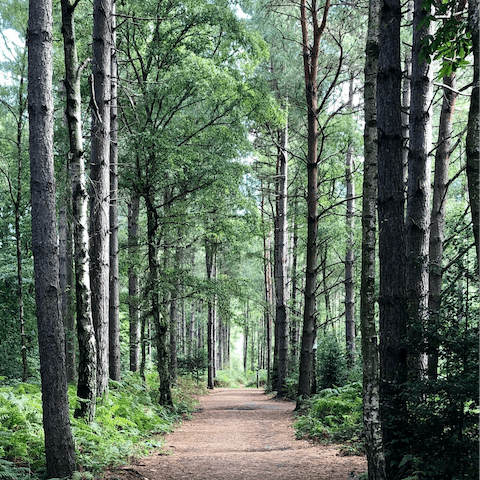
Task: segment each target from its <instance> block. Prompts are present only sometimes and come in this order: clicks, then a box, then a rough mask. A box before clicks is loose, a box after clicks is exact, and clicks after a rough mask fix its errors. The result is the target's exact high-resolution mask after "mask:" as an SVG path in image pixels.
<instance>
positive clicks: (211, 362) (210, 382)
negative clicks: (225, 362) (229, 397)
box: [205, 239, 217, 390]
mask: <svg viewBox="0 0 480 480" xmlns="http://www.w3.org/2000/svg"><path fill="white" fill-rule="evenodd" d="M205 261H206V267H207V278H208V280H210V281H212V280H214V279H215V278H216V276H217V268H216V255H215V245H214V244H212V243H211V242H210V241H209V240H208V239H206V240H205ZM215 304H216V300H215V295H210V296H209V298H208V323H207V351H208V370H207V373H208V375H207V387H208V388H209V389H211V390H212V389H213V388H214V379H215V361H216V358H215V357H216V353H215V320H216V319H215Z"/></svg>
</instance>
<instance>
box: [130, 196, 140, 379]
mask: <svg viewBox="0 0 480 480" xmlns="http://www.w3.org/2000/svg"><path fill="white" fill-rule="evenodd" d="M139 213H140V197H139V196H138V195H137V194H135V193H133V194H132V196H131V198H130V202H129V204H128V257H129V263H128V316H129V320H130V323H129V334H130V371H132V372H136V371H138V369H139V367H140V365H139V362H140V305H139V288H138V274H137V265H136V261H137V260H136V259H137V258H138V217H139Z"/></svg>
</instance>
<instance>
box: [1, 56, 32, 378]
mask: <svg viewBox="0 0 480 480" xmlns="http://www.w3.org/2000/svg"><path fill="white" fill-rule="evenodd" d="M26 55H27V53H26V49H24V51H23V53H22V54H21V57H20V59H19V61H18V66H19V70H20V71H19V72H18V79H19V80H18V86H16V96H17V98H16V103H15V106H10V105H9V104H8V103H7V102H4V101H3V100H2V104H3V105H4V106H5V107H6V108H7V110H8V112H9V114H10V115H11V116H12V117H13V119H14V124H15V133H14V136H13V138H12V139H11V143H12V144H13V149H11V147H10V146H7V148H8V150H11V151H12V156H13V158H14V163H15V164H16V168H15V167H14V168H12V169H10V168H9V167H8V166H6V167H1V168H0V171H1V173H2V174H3V176H4V177H5V180H6V182H7V186H8V196H9V199H10V202H11V204H12V206H13V213H14V218H15V220H14V229H15V247H16V260H17V262H16V263H17V275H16V276H17V301H18V324H19V329H20V343H21V355H22V382H26V381H27V379H28V374H29V372H28V360H27V343H28V342H27V335H26V331H25V308H24V286H23V283H24V282H23V254H22V232H21V222H22V217H23V215H24V212H25V210H26V207H27V204H28V201H27V200H26V198H25V197H26V196H25V192H24V190H25V179H24V172H25V161H24V160H25V159H24V156H25V154H24V147H25V140H24V135H25V128H26V123H27V122H26V111H27V96H26V86H25V79H26V73H27V72H26V71H27V62H26Z"/></svg>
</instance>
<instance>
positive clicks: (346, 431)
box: [294, 382, 362, 448]
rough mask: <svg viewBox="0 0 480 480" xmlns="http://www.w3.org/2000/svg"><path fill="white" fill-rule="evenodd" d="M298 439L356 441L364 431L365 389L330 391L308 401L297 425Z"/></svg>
mask: <svg viewBox="0 0 480 480" xmlns="http://www.w3.org/2000/svg"><path fill="white" fill-rule="evenodd" d="M294 426H295V429H296V432H295V433H296V436H297V437H298V438H302V437H305V436H306V437H309V438H313V439H315V440H320V441H326V442H339V441H353V442H354V444H355V447H356V448H358V447H359V438H360V434H361V430H362V385H361V383H359V382H354V383H350V384H348V385H345V386H343V387H335V388H327V389H324V390H322V391H321V392H320V393H319V394H318V395H315V396H313V397H312V398H310V399H308V400H307V401H306V402H305V403H304V405H303V407H302V410H301V414H300V415H299V416H298V417H297V420H296V421H295V424H294Z"/></svg>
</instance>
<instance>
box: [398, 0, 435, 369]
mask: <svg viewBox="0 0 480 480" xmlns="http://www.w3.org/2000/svg"><path fill="white" fill-rule="evenodd" d="M423 3H424V2H423V1H422V0H415V2H414V15H413V48H412V78H411V95H412V99H411V107H410V142H409V154H408V192H407V217H406V221H405V235H406V236H405V242H406V249H407V269H406V272H407V275H406V300H407V316H408V318H407V329H408V335H409V339H410V346H411V348H413V351H411V352H409V360H408V362H409V370H410V374H411V375H412V378H420V377H421V376H423V374H424V373H425V372H426V368H427V365H426V354H425V346H424V343H425V327H426V323H427V319H428V243H429V236H430V194H431V187H430V176H431V157H430V150H431V139H432V97H433V82H432V79H433V75H432V69H431V64H430V63H427V62H426V61H425V60H424V61H423V62H422V61H420V50H421V48H422V44H423V42H424V39H425V38H426V37H427V36H429V35H431V34H432V33H433V30H432V25H433V22H429V24H428V25H422V24H423V23H424V22H425V17H426V16H427V15H429V14H430V12H429V10H427V9H425V8H424V7H423Z"/></svg>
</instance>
